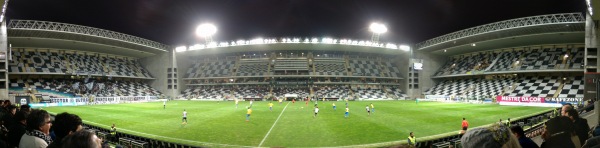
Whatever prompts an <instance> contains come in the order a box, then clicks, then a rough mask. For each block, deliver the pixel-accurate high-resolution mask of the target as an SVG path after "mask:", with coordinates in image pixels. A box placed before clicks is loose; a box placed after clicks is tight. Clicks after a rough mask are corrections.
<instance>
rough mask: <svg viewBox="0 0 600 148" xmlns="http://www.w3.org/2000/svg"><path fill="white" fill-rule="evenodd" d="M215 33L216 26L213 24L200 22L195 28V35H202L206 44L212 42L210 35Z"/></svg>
mask: <svg viewBox="0 0 600 148" xmlns="http://www.w3.org/2000/svg"><path fill="white" fill-rule="evenodd" d="M215 33H217V27H215V25H213V24H208V23H206V24H200V25H199V26H198V27H197V28H196V35H198V36H200V37H204V39H205V40H206V43H207V44H208V43H210V42H212V35H214V34H215Z"/></svg>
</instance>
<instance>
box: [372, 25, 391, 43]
mask: <svg viewBox="0 0 600 148" xmlns="http://www.w3.org/2000/svg"><path fill="white" fill-rule="evenodd" d="M369 30H370V31H371V32H373V35H372V36H371V42H373V43H378V42H379V36H380V35H381V34H382V33H385V32H387V27H385V25H384V24H380V23H371V25H370V26H369Z"/></svg>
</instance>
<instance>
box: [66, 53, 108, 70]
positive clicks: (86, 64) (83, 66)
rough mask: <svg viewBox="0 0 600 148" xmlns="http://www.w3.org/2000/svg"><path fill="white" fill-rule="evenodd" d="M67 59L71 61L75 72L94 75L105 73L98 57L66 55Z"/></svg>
mask: <svg viewBox="0 0 600 148" xmlns="http://www.w3.org/2000/svg"><path fill="white" fill-rule="evenodd" d="M66 57H67V58H68V59H69V62H70V63H71V64H72V68H73V71H75V72H81V73H94V74H95V73H97V72H105V71H104V68H103V67H102V65H100V61H99V60H98V58H97V57H92V56H86V55H80V54H66Z"/></svg>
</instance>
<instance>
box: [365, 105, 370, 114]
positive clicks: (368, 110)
mask: <svg viewBox="0 0 600 148" xmlns="http://www.w3.org/2000/svg"><path fill="white" fill-rule="evenodd" d="M366 108H367V113H369V116H371V110H370V109H369V105H367V107H366Z"/></svg>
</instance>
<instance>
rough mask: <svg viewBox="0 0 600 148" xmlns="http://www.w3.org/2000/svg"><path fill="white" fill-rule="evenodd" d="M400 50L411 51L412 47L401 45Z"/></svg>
mask: <svg viewBox="0 0 600 148" xmlns="http://www.w3.org/2000/svg"><path fill="white" fill-rule="evenodd" d="M400 50H404V51H410V46H408V45H400Z"/></svg>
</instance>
